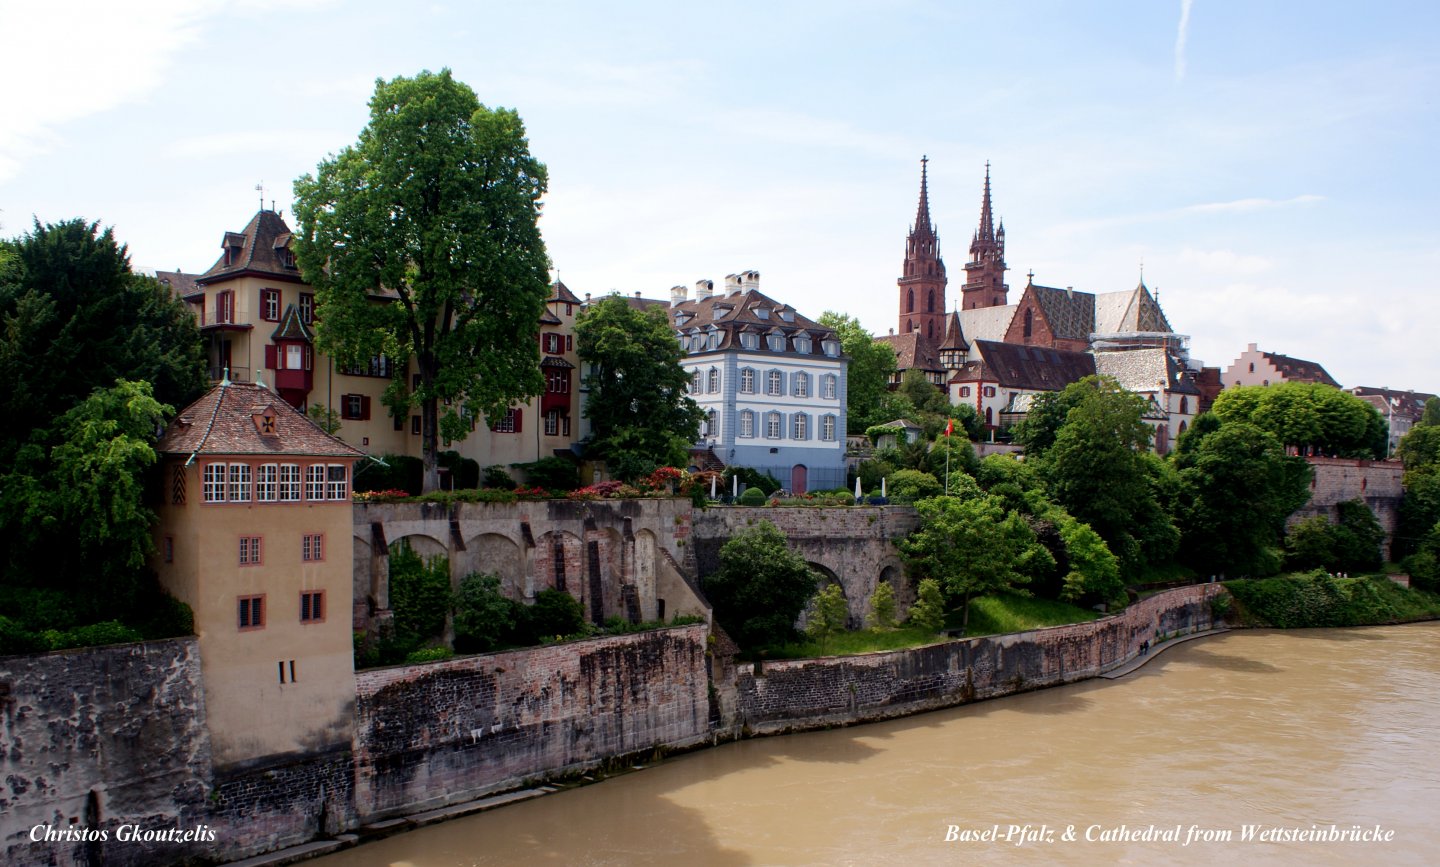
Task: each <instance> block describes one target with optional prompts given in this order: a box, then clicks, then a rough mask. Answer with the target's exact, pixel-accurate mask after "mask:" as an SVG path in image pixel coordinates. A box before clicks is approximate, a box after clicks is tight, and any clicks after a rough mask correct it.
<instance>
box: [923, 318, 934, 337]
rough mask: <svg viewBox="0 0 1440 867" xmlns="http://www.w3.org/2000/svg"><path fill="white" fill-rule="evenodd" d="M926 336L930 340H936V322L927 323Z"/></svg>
mask: <svg viewBox="0 0 1440 867" xmlns="http://www.w3.org/2000/svg"><path fill="white" fill-rule="evenodd" d="M925 336H926V337H928V338H930V339H931V340H934V339H935V323H934V321H929V322H926V323H925Z"/></svg>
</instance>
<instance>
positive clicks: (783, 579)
mask: <svg viewBox="0 0 1440 867" xmlns="http://www.w3.org/2000/svg"><path fill="white" fill-rule="evenodd" d="M815 592H816V575H815V572H814V571H812V570H811V568H810V566H809V564H807V563H806V562H805V558H803V557H801V556H800V555H799V554H797V553H795V552H794V551H791V550H790V548H789V547H788V546H787V545H786V544H785V536H784V534H782V533H781V532H780V531H779V530H778V529H776V528H775V525H774V524H772V523H770V522H769V521H761V522H760V523H758V524H756V525H755V526H753V527H750V528H748V529H746V530H743V531H741V532H739V533H736V534H735V535H734V536H732V537H731V538H730V541H728V542H726V543H725V544H724V546H722V547H721V548H720V568H719V569H718V570H717V571H716V572H715V574H713V575H711V576H709V577H708V578H706V579H705V594H706V596H708V597H709V598H710V601H711V603H713V604H714V606H715V619H716V620H718V621H720V625H721V626H723V627H725V631H726V632H728V633H730V635H731V637H733V638H734V639H735V641H736V642H737V643H739V645H740V646H741V647H743V648H745V649H747V650H752V649H756V648H760V647H765V646H768V645H774V644H783V643H785V642H786V641H789V640H791V639H793V638H794V637H795V621H796V620H798V619H799V617H800V612H802V611H804V610H805V606H806V604H807V603H808V602H809V601H810V598H811V597H812V596H814V595H815Z"/></svg>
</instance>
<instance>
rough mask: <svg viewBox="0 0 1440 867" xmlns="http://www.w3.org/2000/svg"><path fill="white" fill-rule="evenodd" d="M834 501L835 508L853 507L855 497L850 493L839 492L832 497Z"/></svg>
mask: <svg viewBox="0 0 1440 867" xmlns="http://www.w3.org/2000/svg"><path fill="white" fill-rule="evenodd" d="M834 499H835V504H836V505H837V506H853V505H855V495H854V494H852V493H850V492H849V491H840V492H838V493H836V494H835V495H834Z"/></svg>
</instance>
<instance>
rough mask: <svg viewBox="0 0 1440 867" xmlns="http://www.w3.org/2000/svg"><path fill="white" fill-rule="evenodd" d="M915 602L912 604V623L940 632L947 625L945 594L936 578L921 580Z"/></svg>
mask: <svg viewBox="0 0 1440 867" xmlns="http://www.w3.org/2000/svg"><path fill="white" fill-rule="evenodd" d="M916 596H917V598H916V600H915V604H914V605H911V606H910V623H911V624H913V625H915V626H919V627H923V628H924V629H926V630H929V631H930V632H939V631H940V629H941V628H942V627H943V626H944V625H945V594H944V593H943V592H942V591H941V590H940V582H939V581H936V580H935V579H934V578H925V579H923V580H921V582H920V587H919V590H918V591H917V593H916Z"/></svg>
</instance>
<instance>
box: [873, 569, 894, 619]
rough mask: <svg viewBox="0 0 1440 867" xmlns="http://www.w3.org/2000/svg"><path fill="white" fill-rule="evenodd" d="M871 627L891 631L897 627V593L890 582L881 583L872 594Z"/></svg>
mask: <svg viewBox="0 0 1440 867" xmlns="http://www.w3.org/2000/svg"><path fill="white" fill-rule="evenodd" d="M868 620H869V621H870V626H871V627H872V628H876V629H889V628H890V627H892V626H894V625H895V591H894V589H892V588H891V587H890V583H889V582H888V581H881V582H880V583H879V584H878V585H876V587H875V592H874V593H871V594H870V617H869V618H868Z"/></svg>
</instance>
